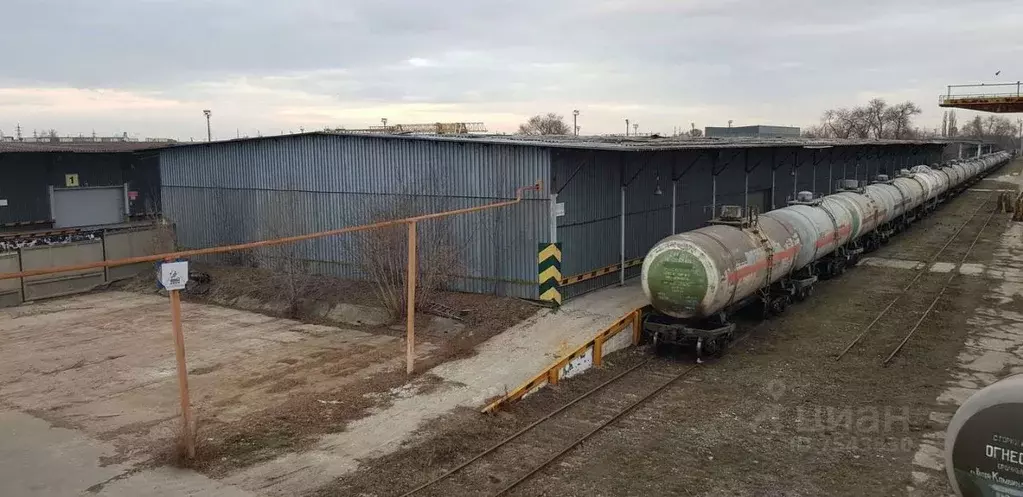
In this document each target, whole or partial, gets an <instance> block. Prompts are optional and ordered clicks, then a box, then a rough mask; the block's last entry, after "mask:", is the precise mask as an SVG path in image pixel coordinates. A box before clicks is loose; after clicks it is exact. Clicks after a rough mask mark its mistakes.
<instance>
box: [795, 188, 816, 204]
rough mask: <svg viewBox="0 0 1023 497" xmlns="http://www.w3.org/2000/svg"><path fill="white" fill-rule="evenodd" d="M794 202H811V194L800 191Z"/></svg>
mask: <svg viewBox="0 0 1023 497" xmlns="http://www.w3.org/2000/svg"><path fill="white" fill-rule="evenodd" d="M796 202H813V192H808V191H805V190H804V191H801V192H799V193H797V194H796Z"/></svg>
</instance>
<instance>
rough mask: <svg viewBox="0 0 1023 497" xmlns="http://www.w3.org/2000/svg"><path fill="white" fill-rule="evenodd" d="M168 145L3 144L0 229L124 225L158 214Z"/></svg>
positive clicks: (0, 150)
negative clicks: (162, 158) (162, 155)
mask: <svg viewBox="0 0 1023 497" xmlns="http://www.w3.org/2000/svg"><path fill="white" fill-rule="evenodd" d="M164 146H167V144H166V143H153V142H112V143H99V142H97V143H60V142H52V143H51V142H17V141H0V177H2V178H3V179H2V181H0V230H6V231H11V230H19V231H20V230H25V229H36V228H38V229H45V228H54V227H57V228H65V227H76V226H85V225H101V224H111V223H120V222H125V221H128V220H130V219H132V218H141V217H147V216H151V215H156V214H158V213H159V209H160V174H159V161H158V155H157V154H156V153H155V152H154V151H153V150H147V149H153V148H156V147H164Z"/></svg>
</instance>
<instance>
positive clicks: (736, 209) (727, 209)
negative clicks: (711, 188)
mask: <svg viewBox="0 0 1023 497" xmlns="http://www.w3.org/2000/svg"><path fill="white" fill-rule="evenodd" d="M721 219H722V220H724V221H739V220H741V219H742V207H741V206H738V205H722V206H721Z"/></svg>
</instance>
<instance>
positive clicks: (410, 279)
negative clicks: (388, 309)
mask: <svg viewBox="0 0 1023 497" xmlns="http://www.w3.org/2000/svg"><path fill="white" fill-rule="evenodd" d="M405 282H406V284H407V285H408V295H407V299H406V300H407V301H408V308H407V310H406V312H408V318H407V319H406V326H407V327H406V330H405V331H406V336H405V373H406V374H412V371H413V370H414V369H415V366H414V364H415V360H416V223H415V222H414V221H413V222H411V223H408V275H407V277H406V278H405Z"/></svg>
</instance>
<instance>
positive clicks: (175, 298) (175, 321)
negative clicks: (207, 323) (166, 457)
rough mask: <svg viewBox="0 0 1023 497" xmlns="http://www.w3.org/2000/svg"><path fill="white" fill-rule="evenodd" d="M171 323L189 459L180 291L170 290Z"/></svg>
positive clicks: (190, 435) (188, 408) (192, 455)
mask: <svg viewBox="0 0 1023 497" xmlns="http://www.w3.org/2000/svg"><path fill="white" fill-rule="evenodd" d="M170 303H171V325H172V328H173V329H174V355H175V356H177V360H178V387H179V391H180V393H181V418H182V424H183V425H184V429H183V430H182V432H181V436H183V437H185V449H186V450H187V451H188V457H189V458H190V459H194V458H195V434H194V433H192V405H191V402H189V400H188V369H187V368H186V367H185V334H184V332H183V331H182V330H181V292H180V291H178V290H171V292H170Z"/></svg>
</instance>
